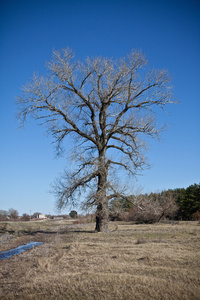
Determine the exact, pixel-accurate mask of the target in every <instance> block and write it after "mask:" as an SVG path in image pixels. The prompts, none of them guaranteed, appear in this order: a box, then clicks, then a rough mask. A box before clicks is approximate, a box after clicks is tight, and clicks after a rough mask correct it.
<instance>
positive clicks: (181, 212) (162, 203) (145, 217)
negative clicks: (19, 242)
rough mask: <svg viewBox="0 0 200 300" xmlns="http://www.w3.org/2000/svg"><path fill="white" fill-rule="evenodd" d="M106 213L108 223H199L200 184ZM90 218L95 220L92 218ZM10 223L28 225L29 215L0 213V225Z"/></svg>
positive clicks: (117, 205) (116, 203) (118, 204)
mask: <svg viewBox="0 0 200 300" xmlns="http://www.w3.org/2000/svg"><path fill="white" fill-rule="evenodd" d="M72 212H75V213H76V217H78V216H77V212H76V211H72ZM109 213H110V220H111V221H133V222H135V223H155V222H159V221H161V220H177V221H179V220H183V221H193V220H200V183H199V184H196V183H195V184H193V185H190V186H189V187H187V188H186V189H185V188H177V189H169V190H166V191H162V192H159V193H150V194H139V195H131V196H128V197H124V198H121V197H120V198H115V199H113V200H112V201H111V202H110V205H109ZM70 214H71V213H70ZM70 214H69V215H70ZM92 215H93V216H94V214H92ZM48 217H51V216H50V215H49V216H48ZM65 217H66V215H65ZM71 217H72V216H71ZM94 217H95V216H94ZM93 219H94V218H93ZM9 220H12V221H19V220H21V221H29V220H30V215H28V214H26V213H24V214H23V215H22V216H21V217H19V213H18V211H17V210H16V209H13V208H10V209H9V210H8V211H6V210H1V209H0V221H9Z"/></svg>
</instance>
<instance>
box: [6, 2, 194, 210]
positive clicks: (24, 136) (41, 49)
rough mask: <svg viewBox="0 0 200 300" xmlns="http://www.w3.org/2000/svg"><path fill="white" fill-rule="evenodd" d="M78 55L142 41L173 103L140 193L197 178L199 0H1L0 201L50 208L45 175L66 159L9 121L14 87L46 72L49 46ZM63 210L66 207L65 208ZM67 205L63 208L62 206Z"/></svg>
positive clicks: (38, 135)
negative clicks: (166, 75) (168, 80)
mask: <svg viewBox="0 0 200 300" xmlns="http://www.w3.org/2000/svg"><path fill="white" fill-rule="evenodd" d="M68 46H69V47H71V48H72V49H73V50H74V51H75V52H76V54H77V56H78V57H80V58H84V57H86V56H97V55H101V56H108V57H114V58H117V57H120V56H124V55H126V54H127V53H128V52H130V50H131V49H141V50H142V51H143V52H144V53H145V54H146V55H147V57H148V58H149V62H150V65H151V66H152V67H155V68H158V69H162V68H165V69H168V70H169V72H170V74H171V75H172V76H173V85H174V93H175V96H176V99H177V100H178V101H179V102H180V104H179V105H173V106H171V107H169V112H170V116H166V115H164V114H162V113H161V115H160V116H159V118H160V120H163V121H164V122H166V121H167V122H168V124H169V128H168V130H167V131H166V132H165V133H164V134H163V135H162V141H161V142H156V141H153V142H152V143H151V147H150V151H149V152H148V154H147V156H148V158H149V162H150V163H151V165H152V168H151V169H150V170H146V171H145V172H144V176H142V177H139V178H138V181H137V182H135V181H133V182H132V185H133V190H134V188H137V187H138V186H140V187H142V188H143V192H151V191H161V190H162V189H168V188H176V187H187V186H189V185H191V184H193V183H199V182H200V157H199V156H200V93H199V87H200V2H199V1H194V0H188V1H185V0H180V1H179V0H173V1H171V0H160V1H156V0H151V1H150V0H148V1H147V0H146V1H145V0H132V1H128V0H114V1H110V0H107V1H104V0H101V1H95V0H88V1H77V0H74V1H68V0H65V1H64V0H54V1H51V0H48V1H44V0H40V1H38V0H34V1H32V0H30V1H27V0H26V1H23V0H18V1H14V0H1V1H0V70H1V72H0V77H1V78H0V84H1V88H0V128H1V129H0V152H1V153H0V209H5V210H7V209H9V208H11V207H13V208H16V209H17V210H18V211H19V213H20V214H22V213H25V212H26V213H29V212H30V210H31V211H32V212H35V211H40V212H42V213H49V212H50V213H52V214H53V213H55V203H54V202H55V200H54V197H53V195H51V194H49V193H48V191H49V189H50V184H51V183H52V182H53V181H54V179H55V177H56V176H58V175H59V173H61V172H62V171H63V169H64V167H65V166H67V157H65V158H61V159H56V158H55V149H54V146H53V145H52V144H51V143H52V139H51V138H50V137H47V136H46V135H45V130H44V128H42V127H40V126H37V125H36V124H35V123H34V121H31V122H30V123H28V124H27V126H25V128H24V129H23V130H19V129H17V127H18V124H17V121H16V118H15V116H16V112H17V109H16V96H18V95H20V93H21V91H20V88H21V87H22V85H23V84H25V83H26V82H27V81H29V80H30V78H31V76H32V73H33V71H39V72H40V73H41V74H42V73H44V72H45V68H44V62H45V61H47V60H49V59H50V57H51V54H52V49H60V48H65V47H68ZM69 209H70V208H69ZM66 212H69V211H66Z"/></svg>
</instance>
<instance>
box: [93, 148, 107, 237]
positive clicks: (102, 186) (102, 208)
mask: <svg viewBox="0 0 200 300" xmlns="http://www.w3.org/2000/svg"><path fill="white" fill-rule="evenodd" d="M99 156H100V158H99V176H98V189H97V193H96V199H97V201H96V202H97V211H96V228H95V231H96V232H107V231H108V221H109V209H108V198H107V195H106V184H107V169H106V167H105V152H104V151H103V152H102V153H100V155H99Z"/></svg>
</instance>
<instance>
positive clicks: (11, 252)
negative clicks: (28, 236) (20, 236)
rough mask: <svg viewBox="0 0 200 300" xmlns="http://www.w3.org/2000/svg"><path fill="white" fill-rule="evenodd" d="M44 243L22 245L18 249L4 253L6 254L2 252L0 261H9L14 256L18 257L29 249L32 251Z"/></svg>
mask: <svg viewBox="0 0 200 300" xmlns="http://www.w3.org/2000/svg"><path fill="white" fill-rule="evenodd" d="M42 244H43V243H41V242H30V243H28V244H26V245H21V246H19V247H17V248H14V249H11V250H8V251H4V252H1V253H0V260H1V259H7V258H9V257H11V256H13V255H17V254H19V253H21V252H23V251H25V250H28V249H31V248H33V247H35V246H39V245H42Z"/></svg>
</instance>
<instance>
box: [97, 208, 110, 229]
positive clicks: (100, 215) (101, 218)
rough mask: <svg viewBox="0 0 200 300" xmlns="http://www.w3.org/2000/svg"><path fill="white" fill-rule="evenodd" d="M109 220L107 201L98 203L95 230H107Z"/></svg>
mask: <svg viewBox="0 0 200 300" xmlns="http://www.w3.org/2000/svg"><path fill="white" fill-rule="evenodd" d="M108 221H109V211H108V203H104V204H99V205H98V207H97V213H96V228H95V231H96V232H107V231H108Z"/></svg>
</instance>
